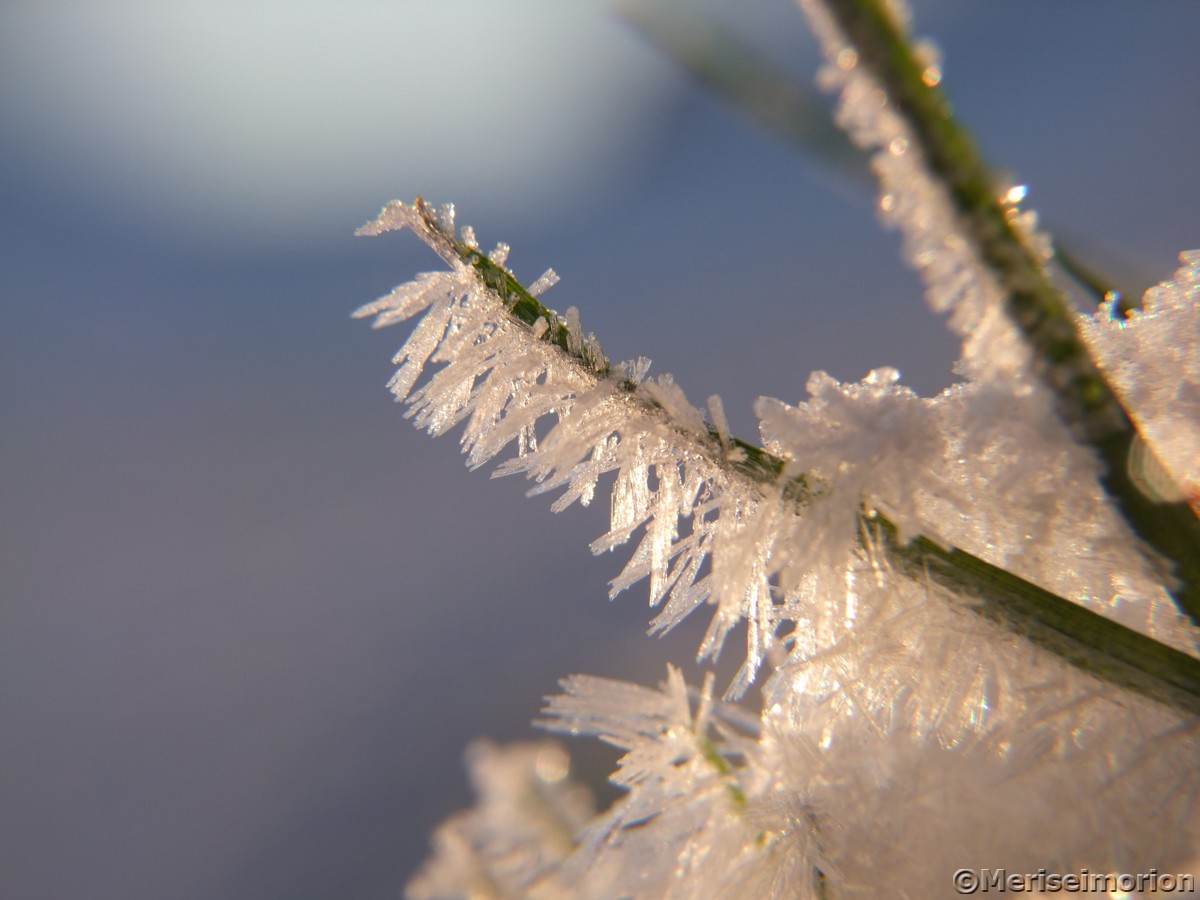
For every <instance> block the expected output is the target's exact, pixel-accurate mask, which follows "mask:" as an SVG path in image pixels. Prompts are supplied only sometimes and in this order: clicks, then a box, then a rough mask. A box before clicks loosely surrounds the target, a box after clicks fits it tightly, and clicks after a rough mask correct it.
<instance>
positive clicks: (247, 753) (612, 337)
mask: <svg viewBox="0 0 1200 900" xmlns="http://www.w3.org/2000/svg"><path fill="white" fill-rule="evenodd" d="M728 6H729V8H725V6H724V5H722V4H721V3H719V2H716V0H712V2H707V3H698V4H696V7H695V8H696V13H695V14H696V15H697V16H699V15H701V13H703V14H704V15H713V16H717V17H718V18H720V20H721V21H724V22H727V23H728V24H729V25H731V26H733V27H735V28H737V29H738V30H739V31H740V32H741V33H742V34H744V35H745V36H746V37H748V38H749V39H751V40H753V41H755V42H757V43H758V44H759V45H760V46H762V47H763V48H764V52H765V53H767V54H769V55H770V56H771V57H772V58H774V59H775V60H776V61H777V62H779V63H780V64H781V65H782V66H784V67H785V68H786V69H788V70H789V71H792V72H794V73H795V74H796V76H797V77H798V78H800V79H810V78H811V75H812V73H813V72H814V71H815V66H816V56H815V48H814V47H813V45H812V42H811V40H810V39H809V37H808V36H807V34H806V31H805V27H804V23H803V21H802V19H801V17H800V15H799V13H798V12H797V11H796V10H795V9H794V8H793V7H792V6H791V5H789V3H787V2H786V0H756V2H754V3H744V4H739V5H738V7H737V8H736V9H734V8H733V4H728ZM916 25H917V30H918V32H919V33H921V34H928V35H931V36H933V37H935V38H936V39H937V41H938V43H939V44H940V46H941V47H942V49H943V51H944V54H945V76H946V78H945V82H944V84H945V86H946V88H947V90H948V91H949V93H950V95H951V97H952V98H953V100H954V103H955V105H956V108H957V110H958V112H959V113H960V114H961V116H962V118H963V119H964V120H965V121H966V122H968V123H969V124H970V125H971V126H973V127H974V128H975V130H976V133H977V135H978V137H979V139H980V142H981V144H982V145H983V147H984V148H985V149H986V152H987V153H988V156H989V158H990V159H991V160H992V161H993V162H994V163H995V164H996V165H997V166H998V167H999V168H1001V169H1004V170H1006V171H1008V172H1010V173H1012V174H1013V176H1014V177H1015V178H1017V179H1019V180H1020V181H1022V182H1025V183H1027V184H1029V185H1030V199H1029V202H1030V204H1031V205H1032V206H1034V207H1035V208H1037V209H1039V210H1040V211H1041V213H1042V215H1043V221H1044V222H1046V223H1047V224H1048V225H1049V226H1050V227H1051V228H1052V229H1054V230H1056V231H1057V232H1058V233H1059V234H1062V235H1065V236H1067V237H1068V238H1069V239H1070V240H1071V241H1072V242H1073V244H1074V246H1075V248H1076V249H1077V251H1078V252H1079V253H1080V254H1081V255H1083V256H1084V257H1085V258H1087V259H1088V260H1089V261H1091V262H1092V263H1093V264H1095V265H1096V266H1098V267H1100V268H1102V269H1104V270H1107V271H1110V272H1112V273H1114V274H1115V275H1116V277H1118V279H1120V280H1121V281H1122V282H1123V283H1124V284H1125V285H1127V286H1132V287H1139V288H1144V287H1145V286H1147V285H1148V284H1149V283H1151V282H1152V281H1156V280H1158V279H1161V278H1165V277H1167V276H1168V275H1169V274H1170V273H1171V272H1172V271H1173V269H1174V267H1175V254H1176V253H1177V252H1178V251H1180V250H1183V249H1189V248H1194V247H1197V246H1200V219H1198V218H1197V214H1196V200H1197V197H1200V167H1197V166H1196V162H1195V160H1196V155H1197V154H1196V148H1197V146H1198V145H1200V118H1197V116H1196V115H1195V113H1196V110H1197V109H1200V55H1198V54H1196V52H1195V46H1196V38H1197V36H1198V35H1200V7H1197V6H1196V5H1194V4H1165V3H1162V4H1137V5H1135V4H1128V3H1117V2H1099V0H1088V2H1083V0H1076V2H1059V3H1054V4H1046V3H1036V2H1033V0H1021V2H1010V3H1005V4H998V3H996V4H987V5H983V4H971V5H969V6H967V5H959V4H951V3H948V2H936V0H935V2H921V3H918V4H917V5H916ZM417 194H423V195H424V196H426V197H427V198H429V199H432V200H437V201H442V200H454V201H455V202H456V203H457V205H458V209H459V213H460V222H464V223H470V224H473V225H474V226H475V227H476V229H477V232H478V234H479V235H480V237H481V240H482V241H483V242H484V243H485V244H489V245H490V244H491V243H494V242H496V241H499V240H504V241H507V242H509V243H511V244H512V245H513V247H514V251H513V255H512V257H511V260H510V265H511V266H512V267H513V268H514V270H515V271H516V273H517V274H518V275H519V276H521V277H523V278H525V279H526V280H531V279H532V278H534V277H536V276H537V275H538V274H540V273H541V272H542V271H543V269H545V268H546V267H547V266H553V267H554V268H555V269H556V270H557V271H558V272H559V274H560V275H562V276H563V283H562V284H561V285H559V286H558V287H556V288H555V289H554V291H553V292H551V294H550V295H549V297H548V301H549V302H550V303H551V305H554V306H557V307H558V308H560V309H562V308H565V307H566V306H569V305H577V306H578V307H580V309H581V310H582V312H583V320H584V325H585V327H587V328H589V329H592V330H595V331H596V333H597V334H598V336H599V337H600V338H601V340H602V342H603V343H604V346H605V348H606V349H607V351H608V352H609V354H610V356H612V357H613V358H616V359H622V358H630V357H632V356H636V355H639V354H644V355H647V356H650V357H652V358H653V360H654V371H658V372H672V373H674V375H675V376H676V378H677V380H678V381H679V382H680V383H681V384H682V385H683V386H684V387H685V389H686V390H687V391H688V393H689V396H690V397H691V398H692V400H693V402H696V403H703V401H704V398H705V397H707V396H708V395H709V394H710V393H720V394H722V396H723V397H724V399H725V405H726V409H727V410H728V412H729V414H730V418H731V420H732V422H733V424H734V427H735V430H736V431H738V432H739V433H742V434H746V435H748V436H754V435H755V431H754V422H753V417H752V415H751V405H752V403H753V400H754V398H755V397H756V396H758V395H759V394H768V395H772V396H778V397H781V398H783V399H785V400H787V401H789V402H795V401H797V400H799V399H802V398H803V394H804V383H805V380H806V378H807V375H808V373H809V372H810V371H811V370H814V369H825V370H828V371H830V372H831V373H833V374H834V375H835V376H837V377H839V378H842V379H858V378H861V377H862V376H863V375H865V374H866V372H867V371H868V370H869V369H870V368H872V367H876V366H881V365H894V366H897V367H898V368H899V369H900V370H901V371H902V372H903V374H904V380H905V381H906V383H908V384H910V385H912V386H913V387H915V388H917V389H918V390H920V391H922V392H925V393H931V392H936V391H938V390H940V389H941V388H943V387H944V386H946V385H947V384H949V383H950V381H951V380H952V373H951V369H950V366H951V363H952V360H953V358H954V356H955V349H956V348H955V343H954V341H953V340H952V339H951V338H950V337H949V336H948V335H947V334H946V332H945V329H944V328H943V326H942V324H941V323H940V322H939V321H938V320H937V318H936V317H934V316H933V315H931V314H930V313H928V312H927V311H926V310H925V308H924V306H923V303H922V301H921V297H920V288H919V285H918V284H917V282H916V280H915V278H914V277H913V276H912V275H911V274H910V273H909V272H908V271H907V270H905V269H904V268H903V267H902V266H901V265H900V264H899V262H898V261H897V240H896V237H895V236H894V235H891V234H885V233H882V232H881V231H880V230H879V228H878V227H877V226H876V225H875V222H874V214H873V205H872V201H871V198H870V197H869V196H867V195H866V194H863V193H858V192H856V190H855V189H854V188H853V187H852V186H849V185H847V184H844V183H841V182H838V181H836V180H833V179H831V178H830V177H829V176H828V175H827V174H826V173H825V171H824V170H823V169H822V168H821V167H820V166H819V165H814V164H813V163H812V162H810V161H808V160H806V159H805V158H803V157H802V156H800V155H797V154H796V153H795V152H794V150H793V149H792V148H791V147H788V146H786V145H784V144H782V143H781V142H779V141H777V140H775V139H774V138H772V137H770V136H768V135H766V134H765V133H763V132H760V131H758V130H756V129H755V128H754V127H753V126H750V125H747V124H746V123H745V122H744V121H743V120H742V119H741V118H739V116H738V115H737V114H735V113H733V112H731V111H730V110H729V109H728V108H727V107H725V106H723V105H722V104H721V102H720V101H718V100H717V99H715V98H714V97H713V96H712V95H710V94H708V93H706V92H705V91H704V90H702V89H700V88H698V87H697V86H696V85H694V84H693V83H691V82H690V81H689V80H688V79H687V78H686V77H685V76H684V75H682V74H681V72H680V71H679V69H677V68H676V67H675V66H674V65H673V64H672V62H671V61H670V60H668V59H667V58H666V57H665V56H664V55H663V54H662V53H661V52H659V51H658V50H656V49H655V47H654V46H653V45H651V44H650V43H649V42H648V41H646V40H645V39H644V38H643V37H642V36H640V35H639V34H638V33H637V32H636V31H634V30H633V29H632V28H630V27H629V26H628V25H626V24H623V23H622V21H621V20H619V19H618V18H616V17H615V16H614V15H613V12H612V9H611V8H610V7H609V6H607V5H606V4H605V3H603V2H600V0H588V2H584V0H578V2H574V3H556V2H552V0H544V2H516V0H493V2H466V0H461V2H456V0H441V2H417V0H410V2H404V0H393V2H390V3H377V2H365V0H357V2H342V3H333V2H331V0H296V2H289V3H282V2H279V3H266V2H236V3H235V2H232V0H218V2H211V0H210V2H199V0H196V2H182V0H173V2H161V0H159V2H132V0H103V2H82V0H40V2H32V0H5V2H4V3H3V4H2V5H0V316H2V319H0V413H2V416H3V419H2V421H3V430H2V431H0V501H2V503H3V517H2V519H0V529H2V531H0V548H2V549H0V553H2V554H3V563H2V567H0V896H2V897H5V898H12V900H35V898H66V897H88V898H96V900H107V898H113V900H116V898H122V900H128V898H143V897H144V898H159V897H171V898H176V900H193V898H194V900H201V898H212V897H224V898H324V897H330V896H338V897H364V898H382V897H396V896H399V895H400V893H401V891H402V887H403V884H404V882H405V880H406V879H407V878H408V876H409V875H410V874H411V873H412V871H413V869H414V867H415V866H416V865H417V864H418V863H419V861H420V860H421V858H422V857H424V855H425V853H426V849H427V839H428V834H429V832H430V831H431V829H432V827H433V826H434V824H435V823H436V822H438V821H439V820H441V819H442V818H444V817H445V816H446V815H447V814H449V813H450V812H452V811H453V810H455V809H457V808H460V807H462V806H464V805H466V804H467V803H469V800H470V797H469V791H468V788H467V782H466V778H465V774H464V772H463V771H462V765H461V753H462V750H463V748H464V746H465V745H466V743H467V742H468V741H469V740H470V739H471V738H473V737H475V736H478V735H490V736H492V737H494V738H498V739H521V738H526V737H529V736H531V735H533V734H534V732H533V730H532V729H531V728H530V727H529V725H528V722H529V720H530V719H531V718H533V717H534V716H535V715H536V714H537V712H538V709H539V706H540V701H541V697H542V696H543V695H544V694H547V693H552V692H553V691H554V690H555V689H556V680H557V678H559V677H561V676H564V675H567V674H569V673H572V672H587V673H592V674H600V675H609V676H619V677H627V678H631V679H634V680H641V681H647V682H655V681H657V680H658V679H659V678H661V677H662V674H663V671H664V668H663V666H664V661H665V660H667V659H671V660H674V661H675V662H677V663H686V662H687V661H688V660H689V659H690V657H691V656H692V654H693V653H694V648H695V647H696V646H697V644H698V640H699V634H700V632H701V631H702V629H703V626H704V625H705V624H706V623H704V622H700V621H697V622H694V623H692V625H691V630H690V631H688V630H687V629H683V631H684V632H686V633H680V634H677V635H672V636H669V637H668V638H667V639H665V640H664V641H652V640H650V639H647V638H646V637H645V636H644V635H643V632H644V629H645V626H646V622H647V621H648V619H649V613H648V612H647V610H646V608H645V593H644V587H639V588H636V589H634V590H631V591H630V592H629V593H627V594H626V595H623V596H621V597H619V598H618V599H617V600H616V601H615V602H614V603H611V604H610V603H609V602H608V601H607V600H606V599H605V595H606V581H607V579H608V578H611V577H613V576H614V575H615V574H616V573H617V572H618V571H619V570H620V566H621V564H622V559H621V558H619V557H617V556H606V557H602V558H599V559H595V558H592V557H591V556H590V555H589V553H588V551H587V543H588V541H589V540H591V539H592V538H594V537H595V536H597V535H598V534H599V533H601V531H602V530H603V528H604V516H605V513H606V510H605V509H604V508H599V509H589V510H586V511H582V512H581V511H579V510H572V511H570V512H567V513H564V514H563V515H561V516H558V517H553V516H552V514H551V513H550V512H549V510H548V503H547V502H546V500H545V499H544V498H539V499H535V500H525V499H524V498H523V493H524V491H525V489H526V487H527V485H525V484H523V483H520V482H517V481H512V480H508V481H506V480H500V481H492V480H489V479H488V478H487V476H486V475H485V474H484V473H483V472H476V473H468V472H466V471H465V469H463V467H462V465H461V460H460V458H459V455H458V453H457V446H456V444H455V442H454V438H452V437H448V438H443V439H441V440H439V441H431V440H429V439H428V438H427V437H425V436H424V435H422V434H420V433H418V432H416V431H414V430H413V429H412V428H411V426H409V425H408V424H407V423H406V422H404V421H403V420H402V418H401V413H402V410H401V409H400V408H397V407H396V406H394V405H393V404H392V403H391V402H390V398H389V395H388V394H387V392H386V391H385V390H384V383H385V381H386V380H387V378H388V375H389V373H390V366H389V359H390V357H391V354H392V353H393V351H394V350H395V348H396V347H397V346H399V344H400V343H401V341H402V340H403V338H404V336H405V332H404V330H403V328H397V329H391V330H389V331H383V332H378V333H375V332H371V331H370V330H368V329H367V328H366V326H365V325H364V324H363V323H361V322H355V321H351V319H350V318H349V313H350V311H351V310H353V309H354V308H355V307H357V306H358V305H359V304H361V303H363V302H366V301H368V300H371V299H373V298H375V297H377V296H379V295H380V294H382V293H385V292H386V291H387V290H389V289H390V288H391V287H392V286H394V285H395V284H397V283H399V282H401V281H404V280H406V279H408V278H409V277H410V276H411V275H413V274H414V273H416V272H417V271H420V270H424V269H427V268H431V267H434V266H435V265H437V261H436V259H435V258H434V257H433V256H432V254H430V253H429V252H428V251H427V250H425V249H424V248H423V247H422V246H420V245H419V243H418V242H417V241H416V239H414V238H413V237H412V236H411V235H406V236H399V237H397V236H388V237H385V238H379V239H373V240H365V239H355V238H353V237H352V236H351V233H352V231H353V230H354V228H355V227H356V226H358V225H359V224H361V223H362V222H364V221H366V220H367V219H369V218H372V217H373V216H374V215H375V213H376V211H377V210H378V208H379V207H380V206H381V205H382V204H383V203H384V202H385V201H386V200H388V199H390V198H392V197H399V198H403V199H411V198H412V197H414V196H415V195H417ZM604 505H605V504H603V503H600V504H598V506H600V507H603V506H604ZM738 654H739V648H738V647H737V646H730V647H729V648H728V649H727V656H728V657H730V662H736V658H737V657H738ZM572 751H573V753H575V752H578V753H582V754H583V755H584V757H585V759H586V758H592V759H597V758H599V757H598V756H597V755H596V753H597V751H594V750H592V749H591V748H590V747H589V746H588V745H586V744H585V745H579V746H574V747H572ZM588 754H592V756H591V757H589V756H588ZM601 755H602V754H601Z"/></svg>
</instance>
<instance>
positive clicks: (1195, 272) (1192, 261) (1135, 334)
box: [1080, 250, 1200, 505]
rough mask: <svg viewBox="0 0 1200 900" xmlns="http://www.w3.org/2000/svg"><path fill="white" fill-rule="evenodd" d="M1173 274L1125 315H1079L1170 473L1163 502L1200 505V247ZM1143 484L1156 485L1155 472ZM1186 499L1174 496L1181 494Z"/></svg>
mask: <svg viewBox="0 0 1200 900" xmlns="http://www.w3.org/2000/svg"><path fill="white" fill-rule="evenodd" d="M1179 259H1180V262H1181V263H1183V265H1182V266H1181V267H1180V268H1179V269H1178V270H1177V271H1176V272H1175V277H1174V278H1173V279H1171V280H1170V281H1164V282H1162V283H1161V284H1159V285H1157V286H1156V287H1153V288H1151V289H1150V290H1148V291H1147V292H1146V295H1145V297H1144V298H1143V302H1142V309H1140V310H1135V311H1133V312H1132V313H1131V314H1130V315H1129V317H1128V318H1122V317H1121V316H1120V314H1119V313H1116V312H1115V310H1114V307H1115V303H1113V302H1106V303H1103V304H1101V306H1100V308H1099V310H1098V311H1097V312H1096V314H1095V315H1094V316H1081V317H1080V325H1081V329H1082V331H1083V338H1084V340H1085V341H1086V342H1087V344H1088V347H1089V349H1090V350H1091V352H1092V354H1093V355H1094V356H1095V357H1096V359H1097V361H1098V362H1099V364H1100V367H1101V368H1102V369H1104V371H1105V373H1106V375H1107V376H1108V377H1109V378H1110V379H1111V380H1112V382H1113V384H1114V387H1115V388H1116V390H1117V392H1118V394H1119V395H1120V397H1121V401H1122V403H1124V404H1125V406H1126V408H1127V409H1129V410H1130V411H1131V414H1132V416H1133V419H1134V421H1135V422H1136V423H1137V426H1138V430H1139V431H1140V432H1141V434H1143V435H1144V436H1145V437H1146V439H1147V440H1148V441H1149V442H1150V443H1151V444H1152V445H1153V447H1154V450H1155V453H1156V454H1157V456H1158V458H1159V460H1161V462H1162V464H1163V465H1164V466H1165V467H1166V468H1167V470H1168V471H1169V473H1170V474H1171V476H1172V480H1173V482H1174V484H1173V485H1163V486H1162V487H1161V489H1160V490H1159V493H1161V494H1163V499H1168V500H1179V499H1187V500H1188V501H1189V502H1191V503H1192V504H1193V505H1195V504H1198V503H1200V250H1192V251H1190V252H1187V253H1181V254H1180V255H1179ZM1142 474H1143V475H1144V478H1143V482H1146V481H1149V482H1151V484H1150V485H1149V487H1150V488H1151V489H1152V490H1153V489H1154V488H1155V487H1156V485H1155V484H1154V483H1153V482H1154V477H1153V473H1142ZM1175 490H1179V491H1182V493H1183V496H1182V497H1180V496H1171V494H1172V493H1173V492H1174V491H1175Z"/></svg>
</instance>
